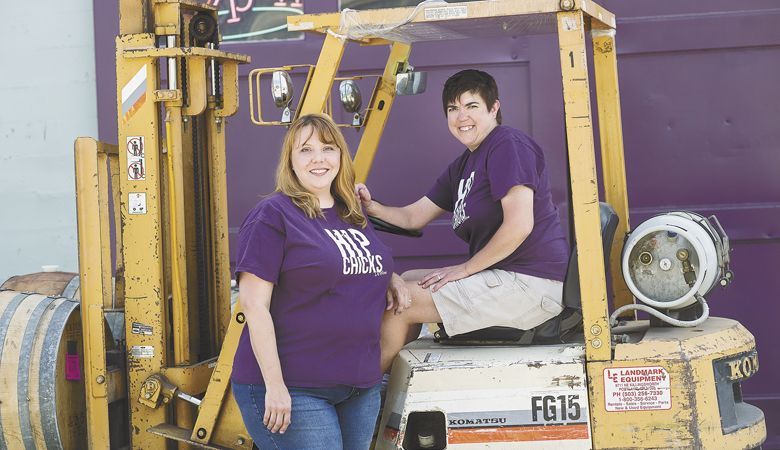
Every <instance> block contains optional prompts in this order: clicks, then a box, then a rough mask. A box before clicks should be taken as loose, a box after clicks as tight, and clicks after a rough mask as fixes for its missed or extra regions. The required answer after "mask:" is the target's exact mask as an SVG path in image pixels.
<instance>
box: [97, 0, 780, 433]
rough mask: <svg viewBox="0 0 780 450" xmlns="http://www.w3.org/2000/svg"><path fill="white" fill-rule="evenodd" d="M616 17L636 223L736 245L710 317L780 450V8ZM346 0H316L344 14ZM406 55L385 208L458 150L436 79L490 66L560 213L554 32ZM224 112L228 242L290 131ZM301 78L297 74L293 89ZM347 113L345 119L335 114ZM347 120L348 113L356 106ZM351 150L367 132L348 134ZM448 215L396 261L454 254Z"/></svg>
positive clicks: (430, 262)
mask: <svg viewBox="0 0 780 450" xmlns="http://www.w3.org/2000/svg"><path fill="white" fill-rule="evenodd" d="M603 4H604V6H605V7H607V8H608V9H610V10H611V11H613V12H615V13H616V15H617V16H618V24H619V25H618V34H617V45H618V55H619V60H618V65H619V74H620V85H621V86H620V87H621V99H622V108H623V129H624V141H625V149H626V163H627V168H626V170H627V176H628V188H629V200H630V205H631V221H632V223H633V224H634V225H636V224H638V223H639V222H640V221H641V220H643V219H645V218H647V217H649V216H650V215H652V214H654V213H658V212H664V211H667V210H671V209H692V210H695V211H698V212H700V213H704V214H713V213H714V214H717V215H718V217H719V218H720V220H721V222H722V223H723V226H724V227H725V229H726V231H727V232H728V234H729V236H730V237H731V239H732V245H733V247H734V252H733V269H734V271H735V272H736V279H735V281H734V283H733V285H732V286H731V287H730V288H729V289H728V290H718V291H717V292H715V293H713V294H711V295H710V304H711V306H712V309H713V314H715V315H721V316H726V317H732V318H735V319H738V320H740V321H741V322H742V323H743V324H744V325H745V326H746V327H748V329H750V330H751V331H752V332H753V333H754V334H755V336H756V339H757V341H758V350H759V358H760V360H761V370H760V371H759V374H758V375H757V376H756V377H755V378H754V379H751V380H749V381H748V382H747V383H745V385H744V392H745V397H746V398H747V399H749V401H751V402H753V403H755V404H757V405H759V406H760V407H761V408H762V409H763V410H764V412H765V414H766V416H767V425H768V429H769V439H768V442H767V445H766V446H765V448H780V389H778V387H777V383H776V381H777V380H778V379H780V347H778V346H777V345H775V340H776V339H777V337H778V334H777V331H776V325H775V322H776V321H777V319H778V318H780V302H778V296H779V294H778V291H780V277H778V276H776V275H775V274H774V273H773V272H774V271H775V270H776V268H777V267H778V265H779V264H778V263H780V177H778V176H777V172H778V170H779V169H780V149H778V142H780V126H779V125H780V89H779V88H778V87H777V80H780V8H779V7H778V4H777V2H775V1H770V0H745V1H741V2H734V1H726V0H711V1H708V2H702V1H696V0H683V1H680V0H657V1H653V2H625V1H617V0H613V1H610V0H606V1H604V2H603ZM337 7H338V5H337V1H336V0H327V1H317V2H313V1H312V2H306V6H305V11H306V12H307V13H311V12H325V11H334V10H336V9H337ZM95 14H96V18H100V19H101V20H96V50H97V58H98V89H99V102H98V108H99V113H100V114H99V115H100V118H101V120H100V137H101V139H103V140H106V141H110V142H115V141H116V119H115V117H116V116H115V112H114V102H115V101H114V89H115V87H114V81H113V77H114V74H113V70H114V68H113V57H114V50H113V36H114V35H115V34H116V29H117V25H116V22H117V13H116V5H115V4H114V2H103V1H95ZM320 42H321V41H320V40H319V39H318V38H316V37H309V36H307V37H306V39H305V40H303V41H290V42H270V43H257V44H234V45H230V46H229V47H228V45H225V46H224V48H229V49H230V50H233V51H239V52H243V53H248V54H250V55H252V58H253V63H252V64H251V66H252V67H253V68H254V67H274V66H280V65H284V64H299V63H314V62H315V61H316V58H317V54H318V51H319V44H320ZM386 54H387V51H386V50H378V49H366V48H357V47H356V46H354V48H353V47H350V48H348V51H347V53H346V54H345V58H344V62H343V69H344V72H345V73H363V74H365V73H379V72H381V69H382V67H383V65H384V58H385V57H386ZM411 62H412V64H413V65H415V67H416V68H418V69H420V70H425V71H428V72H429V79H428V92H426V93H425V94H423V95H420V96H417V97H407V98H399V99H397V101H396V104H395V106H394V111H393V113H392V114H391V118H390V120H389V123H388V125H387V127H386V131H385V135H384V137H383V140H382V143H381V145H380V151H379V154H378V156H377V158H376V160H375V165H374V169H373V171H372V173H371V175H370V177H369V180H368V181H369V185H370V186H371V188H372V191H373V193H374V194H375V196H376V197H378V198H379V199H382V200H383V201H385V202H387V203H391V204H392V203H396V204H400V203H405V202H411V201H414V200H416V199H417V198H419V196H421V195H422V194H423V193H424V192H425V191H426V190H427V189H428V188H429V187H430V185H431V183H432V182H433V180H434V178H435V177H436V176H437V175H438V174H439V173H440V171H441V170H442V169H443V168H444V167H445V165H446V164H447V162H449V161H450V160H451V159H452V158H454V156H455V155H457V154H458V153H459V152H460V151H461V148H460V147H459V145H457V143H456V142H455V141H454V139H453V138H452V137H451V136H450V135H449V132H448V131H447V128H446V124H445V120H444V117H443V113H442V110H441V105H440V89H441V85H442V83H443V82H444V80H445V79H446V77H448V76H449V75H450V74H452V73H454V72H455V71H457V70H459V69H461V68H464V67H480V68H482V69H484V70H487V71H489V72H491V73H492V74H493V75H494V76H495V77H496V78H497V80H498V82H499V86H500V88H501V102H502V103H501V104H502V109H503V114H504V121H505V123H507V124H511V125H513V126H516V127H519V128H523V129H525V130H527V131H528V132H530V133H531V134H532V135H533V136H534V137H535V138H536V139H537V140H538V141H539V143H540V144H541V145H542V147H543V148H544V149H545V151H546V152H547V155H548V156H547V157H548V165H549V166H550V168H551V176H552V178H553V181H554V185H553V190H554V195H555V198H556V199H557V201H558V202H559V205H560V206H561V207H565V200H566V184H565V169H564V163H565V157H564V143H565V136H564V132H563V117H562V114H563V108H562V103H563V100H562V96H561V93H560V75H559V66H558V64H559V63H558V56H557V41H556V40H555V38H554V37H551V36H533V37H528V38H517V39H515V38H511V37H508V38H504V39H494V40H469V41H458V42H456V43H455V44H454V45H453V44H441V43H426V44H420V45H417V46H416V47H414V48H413V50H412V57H411ZM249 69H250V68H248V67H244V68H243V69H242V72H241V73H242V77H243V78H242V92H243V96H242V99H241V101H242V103H241V110H240V112H239V115H238V116H236V117H234V118H232V119H231V120H230V128H229V130H230V131H229V137H228V149H229V154H228V163H229V177H230V180H229V182H228V188H229V191H230V226H231V227H232V228H231V230H232V233H233V235H234V234H235V232H236V231H237V227H238V226H239V225H240V223H241V221H242V219H243V216H244V214H246V212H247V211H248V210H249V209H250V208H251V207H252V205H253V204H254V203H255V202H256V201H257V198H258V196H259V195H261V194H264V193H267V192H269V191H270V190H271V189H272V187H273V171H274V168H275V165H276V158H277V154H278V148H279V144H280V142H281V137H282V135H283V132H284V130H283V129H271V128H260V127H254V126H252V125H251V124H250V122H249V119H248V106H247V101H248V99H247V94H246V78H245V77H246V74H247V73H248V70H249ZM299 84H300V83H299ZM339 114H341V113H340V112H339ZM342 118H343V119H344V121H346V115H343V116H342ZM346 135H347V138H348V141H349V142H350V144H351V145H352V146H353V147H355V146H356V144H357V142H358V137H359V136H358V135H357V134H356V133H354V132H352V131H350V130H348V131H347V133H346ZM448 229H449V227H448V224H447V221H446V220H444V221H438V222H436V223H434V224H432V225H431V226H429V227H428V229H427V230H426V236H425V237H423V238H421V239H420V240H410V239H404V238H396V237H388V239H387V240H388V241H389V242H390V243H391V244H392V245H393V247H394V249H395V252H396V255H397V258H398V260H399V262H400V265H401V268H404V269H405V268H412V267H432V266H436V265H438V264H442V263H445V262H449V261H457V260H459V259H460V258H461V257H462V255H463V254H464V252H465V246H464V245H463V244H461V243H460V242H458V241H457V240H456V239H455V238H454V237H453V236H452V233H451V232H449V231H448Z"/></svg>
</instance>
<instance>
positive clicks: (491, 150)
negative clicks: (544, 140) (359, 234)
mask: <svg viewBox="0 0 780 450" xmlns="http://www.w3.org/2000/svg"><path fill="white" fill-rule="evenodd" d="M517 185H524V186H528V187H530V188H531V189H533V191H534V227H533V230H532V231H531V234H530V235H528V237H527V238H526V239H525V241H523V243H522V244H520V246H519V247H518V248H517V249H516V250H515V251H514V252H513V253H512V254H510V255H509V256H507V257H506V258H504V259H502V260H501V261H499V262H497V263H496V264H494V265H493V266H491V267H490V268H491V269H503V270H507V271H510V272H518V273H524V274H527V275H532V276H535V277H540V278H547V279H550V280H558V281H563V279H564V277H565V275H566V267H567V265H568V260H569V246H568V244H567V242H566V238H565V236H564V234H563V229H562V228H561V223H560V219H559V218H558V209H557V207H556V206H555V204H553V202H552V195H551V192H550V180H549V177H548V175H547V169H546V167H545V162H544V153H543V152H542V149H541V148H540V147H539V145H537V144H536V142H534V141H533V139H531V137H530V136H528V135H527V134H525V133H523V132H522V131H519V130H516V129H514V128H510V127H506V126H497V127H496V128H494V129H493V130H492V131H491V132H490V134H488V135H487V136H486V137H485V140H483V141H482V143H481V144H480V145H479V147H477V149H476V150H474V151H473V152H471V151H469V150H468V149H466V151H465V152H463V154H462V155H461V156H460V157H459V158H458V159H456V160H455V161H453V162H452V163H451V164H450V165H449V166H448V167H447V169H446V170H445V171H444V173H443V174H442V175H441V176H440V177H439V178H438V179H437V180H436V182H435V183H434V185H433V187H432V188H431V190H430V191H429V192H428V194H426V197H428V198H429V199H431V201H433V202H434V203H435V204H436V205H438V206H439V207H440V208H442V209H444V210H447V211H450V212H452V213H453V215H452V228H453V229H454V230H455V234H457V235H458V237H460V238H461V239H463V240H464V241H466V242H467V243H468V244H469V256H474V254H475V253H477V252H478V251H480V250H481V249H482V248H483V247H484V246H485V245H486V244H487V243H488V241H489V240H490V239H491V238H492V237H493V235H494V234H495V232H496V230H498V227H500V226H501V223H502V222H503V219H504V214H503V209H502V208H501V199H502V198H503V197H504V196H505V195H506V194H507V193H508V192H509V189H511V188H512V187H514V186H517Z"/></svg>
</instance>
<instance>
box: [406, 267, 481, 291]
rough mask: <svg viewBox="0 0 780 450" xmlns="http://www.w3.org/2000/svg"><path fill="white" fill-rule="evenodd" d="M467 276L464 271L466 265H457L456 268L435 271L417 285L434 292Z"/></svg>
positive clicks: (443, 268)
mask: <svg viewBox="0 0 780 450" xmlns="http://www.w3.org/2000/svg"><path fill="white" fill-rule="evenodd" d="M467 276H469V273H468V272H467V271H466V264H465V263H463V264H458V265H457V266H448V267H442V268H440V269H436V270H433V271H431V272H430V273H428V274H426V275H425V276H424V277H422V279H421V280H420V281H419V282H418V283H417V284H419V285H420V286H421V287H422V288H423V289H428V288H431V292H436V291H438V290H439V289H441V287H442V286H444V285H445V284H447V283H449V282H450V281H457V280H462V279H463V278H466V277H467Z"/></svg>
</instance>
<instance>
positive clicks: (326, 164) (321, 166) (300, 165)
mask: <svg viewBox="0 0 780 450" xmlns="http://www.w3.org/2000/svg"><path fill="white" fill-rule="evenodd" d="M290 162H291V164H292V169H293V172H295V176H296V177H297V178H298V181H299V182H300V183H301V186H303V188H304V189H306V190H307V191H309V192H311V193H312V194H314V195H316V196H317V197H318V198H319V199H320V204H321V206H322V207H329V206H332V205H333V196H332V195H331V184H332V183H333V180H334V179H335V178H336V175H337V174H338V173H339V168H340V167H341V149H339V148H338V147H337V146H336V145H335V144H326V143H323V142H322V140H321V138H320V136H319V134H318V133H317V132H316V130H315V129H314V127H312V126H311V125H306V126H305V127H303V128H301V129H300V131H299V132H298V133H297V135H296V136H295V140H294V144H293V149H292V153H291V154H290Z"/></svg>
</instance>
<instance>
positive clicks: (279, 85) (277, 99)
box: [271, 70, 293, 123]
mask: <svg viewBox="0 0 780 450" xmlns="http://www.w3.org/2000/svg"><path fill="white" fill-rule="evenodd" d="M292 96H293V84H292V79H290V74H288V73H287V72H285V71H283V70H277V71H274V73H273V75H272V76H271V97H273V99H274V103H275V104H276V106H277V107H279V108H281V107H284V111H283V112H282V122H285V123H287V122H290V121H292V113H291V111H290V106H289V105H290V102H291V101H292Z"/></svg>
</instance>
